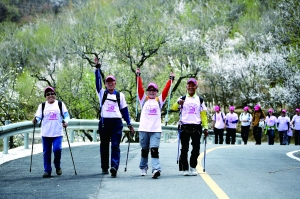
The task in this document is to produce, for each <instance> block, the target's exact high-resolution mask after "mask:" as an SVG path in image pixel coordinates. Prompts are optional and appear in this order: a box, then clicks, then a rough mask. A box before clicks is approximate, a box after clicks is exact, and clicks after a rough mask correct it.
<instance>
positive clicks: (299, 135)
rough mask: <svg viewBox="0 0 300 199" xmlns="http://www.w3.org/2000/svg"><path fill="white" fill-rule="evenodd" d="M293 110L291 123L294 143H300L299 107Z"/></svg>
mask: <svg viewBox="0 0 300 199" xmlns="http://www.w3.org/2000/svg"><path fill="white" fill-rule="evenodd" d="M295 112H296V115H294V116H293V118H292V121H291V123H292V125H293V129H294V133H295V145H300V108H296V110H295Z"/></svg>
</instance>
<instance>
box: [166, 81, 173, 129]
mask: <svg viewBox="0 0 300 199" xmlns="http://www.w3.org/2000/svg"><path fill="white" fill-rule="evenodd" d="M170 79H171V86H170V91H169V98H168V108H167V115H166V126H167V125H168V121H169V118H168V117H169V108H170V100H171V93H172V84H173V81H174V76H170Z"/></svg>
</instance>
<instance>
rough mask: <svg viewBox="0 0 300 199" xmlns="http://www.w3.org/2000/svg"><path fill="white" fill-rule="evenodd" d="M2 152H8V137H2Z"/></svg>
mask: <svg viewBox="0 0 300 199" xmlns="http://www.w3.org/2000/svg"><path fill="white" fill-rule="evenodd" d="M3 154H8V137H5V138H3Z"/></svg>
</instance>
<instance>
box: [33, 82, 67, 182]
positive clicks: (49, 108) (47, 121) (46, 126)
mask: <svg viewBox="0 0 300 199" xmlns="http://www.w3.org/2000/svg"><path fill="white" fill-rule="evenodd" d="M44 96H45V98H46V102H45V103H42V104H40V105H39V107H38V110H37V111H36V113H35V117H34V118H33V120H32V122H33V123H34V124H37V123H39V122H40V121H41V122H42V125H41V136H42V144H43V157H44V174H43V178H49V177H51V172H52V167H51V154H52V150H53V153H54V161H53V163H54V166H55V169H56V174H57V175H61V174H62V170H61V167H60V159H61V151H62V140H63V128H66V127H67V126H68V121H69V119H70V116H69V113H68V110H67V108H66V106H65V104H64V103H63V102H59V101H57V100H56V93H55V90H54V88H52V87H50V86H47V87H46V88H45V90H44ZM60 104H61V105H60Z"/></svg>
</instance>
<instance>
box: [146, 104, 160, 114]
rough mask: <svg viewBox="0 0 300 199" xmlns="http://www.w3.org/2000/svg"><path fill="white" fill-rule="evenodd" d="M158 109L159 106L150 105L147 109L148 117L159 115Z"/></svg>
mask: <svg viewBox="0 0 300 199" xmlns="http://www.w3.org/2000/svg"><path fill="white" fill-rule="evenodd" d="M157 108H158V107H157V106H150V105H148V106H147V107H146V110H147V111H148V115H157V113H158V110H157Z"/></svg>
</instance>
